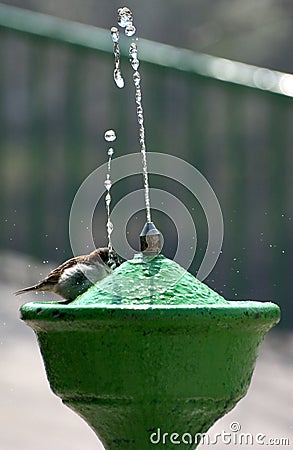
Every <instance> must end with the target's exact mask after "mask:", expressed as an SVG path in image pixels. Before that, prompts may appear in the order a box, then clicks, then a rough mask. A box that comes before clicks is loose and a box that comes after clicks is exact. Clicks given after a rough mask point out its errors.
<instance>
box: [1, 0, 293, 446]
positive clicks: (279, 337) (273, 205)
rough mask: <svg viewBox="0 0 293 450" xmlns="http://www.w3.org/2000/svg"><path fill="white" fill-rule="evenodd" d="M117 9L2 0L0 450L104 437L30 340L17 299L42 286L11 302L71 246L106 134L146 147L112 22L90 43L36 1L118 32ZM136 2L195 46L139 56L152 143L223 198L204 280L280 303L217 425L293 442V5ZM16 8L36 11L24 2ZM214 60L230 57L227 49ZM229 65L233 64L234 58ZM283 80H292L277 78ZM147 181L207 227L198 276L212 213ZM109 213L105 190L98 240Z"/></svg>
mask: <svg viewBox="0 0 293 450" xmlns="http://www.w3.org/2000/svg"><path fill="white" fill-rule="evenodd" d="M120 6H124V5H121V4H120V3H118V2H117V1H112V2H110V3H109V2H108V1H106V0H96V1H94V0H83V1H77V0H71V1H69V0H58V1H57V0H50V1H49V2H48V1H45V0H15V1H13V0H11V1H2V2H1V4H0V54H1V63H2V64H1V67H0V117H1V127H0V179H1V190H0V208H1V217H0V221H1V233H0V255H1V265H0V282H1V287H2V288H1V292H2V295H1V299H0V301H1V317H0V332H1V335H0V338H1V339H0V343H1V349H2V370H3V371H2V375H1V381H2V383H1V386H2V388H1V389H2V390H3V395H2V394H1V398H2V399H3V402H2V405H1V407H0V408H1V414H3V420H2V421H1V425H0V427H3V432H2V430H1V433H0V436H1V437H0V447H1V449H2V448H3V449H4V450H12V449H13V450H18V449H20V448H22V450H23V449H25V448H37V447H39V446H40V447H41V448H42V449H44V450H46V449H47V448H48V449H49V448H60V449H67V448H68V449H69V448H70V449H71V450H74V449H75V448H76V449H80V448H81V447H82V448H87V449H89V450H90V449H91V448H92V449H94V448H97V447H96V439H95V437H94V435H93V434H92V436H89V437H88V435H90V432H89V431H88V429H87V426H86V425H83V424H82V422H81V421H80V419H78V417H75V416H74V414H73V413H71V412H70V411H69V410H67V409H66V408H65V407H62V406H61V404H60V402H59V400H58V399H56V398H55V397H53V394H51V393H50V391H49V388H48V386H47V384H46V381H45V374H44V370H43V368H42V363H41V360H40V356H39V353H38V350H37V347H36V343H35V341H34V336H33V335H32V332H31V330H29V329H26V328H25V326H24V325H23V324H21V323H20V322H19V321H18V311H17V310H18V307H19V305H20V304H21V303H23V302H24V301H26V300H27V301H30V300H34V299H35V298H36V297H35V296H27V297H26V298H24V297H22V298H21V299H15V298H13V296H12V292H13V291H14V290H16V289H17V288H20V287H24V286H25V285H27V284H30V283H34V282H36V281H38V280H39V279H40V278H42V277H43V276H45V275H46V274H47V273H48V272H49V270H50V268H52V267H54V266H56V265H57V264H59V263H61V262H63V261H64V260H66V259H68V258H70V257H71V256H72V251H71V248H70V243H69V237H68V219H69V212H70V208H71V204H72V201H73V199H74V196H75V193H76V191H77V189H78V188H79V186H80V185H81V183H82V182H83V181H84V179H85V178H86V177H87V176H88V175H89V174H90V173H91V172H92V171H93V170H94V169H95V168H97V167H99V166H100V165H101V164H104V163H105V161H106V145H105V142H104V139H103V135H104V132H105V130H107V129H109V128H114V129H115V130H116V133H117V136H118V140H117V144H115V156H121V155H124V154H126V153H131V152H137V151H138V150H139V148H138V139H137V125H136V116H135V107H134V100H133V87H132V85H131V83H130V82H127V80H130V71H129V70H128V69H127V68H126V63H125V62H124V67H123V68H124V74H125V78H126V86H125V89H124V90H118V89H116V88H115V86H114V82H113V78H112V70H113V56H112V52H111V49H112V42H111V38H110V34H109V33H108V32H107V31H105V33H101V35H100V40H99V41H98V42H96V41H94V42H91V39H90V36H91V33H94V30H93V29H92V28H89V29H88V30H87V33H86V36H88V37H87V38H85V37H84V36H85V34H84V31H83V32H79V31H78V27H76V26H72V27H70V39H68V34H67V35H66V33H65V34H64V33H63V32H62V30H63V25H64V24H65V23H63V22H62V23H61V22H58V23H57V28H58V30H57V31H56V29H54V31H53V32H52V33H51V37H50V38H49V37H48V36H47V37H44V34H46V29H47V28H46V26H45V24H46V23H51V22H50V21H49V22H47V19H46V18H44V17H42V20H41V17H39V16H30V14H28V12H29V11H32V12H40V13H44V14H49V15H52V16H55V17H58V18H62V19H66V20H70V21H77V22H82V23H84V24H88V25H94V26H97V27H102V28H104V29H106V30H107V29H109V28H110V27H111V26H113V25H115V22H116V10H117V8H118V7H120ZM127 6H129V7H130V8H131V9H132V10H133V12H134V16H135V24H136V27H137V29H138V35H139V36H140V37H142V38H145V39H149V40H152V41H158V42H162V43H166V44H169V45H172V46H175V47H182V48H186V49H189V50H192V51H193V52H195V53H194V54H191V53H188V52H182V55H183V56H182V61H181V62H182V64H181V66H180V67H177V66H176V61H174V60H172V58H170V60H169V62H168V63H165V64H164V66H163V65H161V64H160V63H156V62H155V61H156V59H158V58H159V57H158V54H159V50H160V48H161V47H160V46H157V45H156V44H153V46H152V47H151V51H152V54H153V61H152V62H151V61H150V60H148V58H146V60H145V61H143V59H144V58H143V57H142V63H141V69H140V70H141V74H142V77H143V79H142V84H143V94H144V99H143V100H144V110H145V125H146V133H147V147H148V150H149V151H150V152H151V151H157V152H162V153H166V154H170V155H174V156H177V157H180V158H182V159H184V160H185V161H187V162H189V163H190V164H192V165H193V166H195V167H196V168H197V169H198V170H200V172H201V173H202V174H203V175H204V177H205V178H206V179H207V180H208V181H209V183H210V184H211V186H212V188H213V190H214V192H215V193H216V195H217V197H218V200H219V202H220V205H221V209H222V212H223V217H224V226H225V236H224V243H223V248H222V253H221V255H220V258H219V260H218V263H217V265H216V266H215V268H214V270H213V272H212V273H211V274H210V276H209V277H208V279H207V280H205V282H206V283H207V284H208V285H209V286H211V287H212V288H213V289H215V290H217V291H218V292H220V293H221V294H222V295H224V296H225V297H226V298H229V299H235V300H237V299H253V300H261V301H262V300H270V301H274V302H275V303H278V304H279V305H280V306H281V308H282V321H281V323H280V325H279V326H278V328H277V330H276V331H275V333H272V337H271V338H270V339H268V341H267V343H266V345H265V346H264V350H263V352H262V354H261V357H260V360H259V367H258V368H257V371H256V374H255V377H254V379H253V385H252V389H251V391H250V393H249V395H248V397H247V399H246V400H244V401H243V402H241V403H240V405H239V407H237V408H236V409H235V410H234V411H233V412H232V413H230V414H229V415H228V416H227V417H228V419H227V418H225V419H223V420H224V421H225V420H226V422H222V421H220V422H219V425H216V426H217V427H218V430H222V429H223V426H224V425H225V426H226V430H227V429H228V428H229V425H228V424H229V423H230V422H231V421H232V419H233V418H234V419H235V417H236V418H238V419H239V418H240V419H239V420H240V422H241V420H242V425H243V427H244V428H245V431H246V432H249V431H251V427H253V426H256V427H258V426H259V425H261V426H262V428H261V427H260V428H261V429H259V430H258V431H259V432H264V433H265V430H264V428H266V429H268V430H270V436H272V437H281V435H282V433H283V435H284V437H287V436H291V445H292V442H293V437H292V434H293V433H292V421H291V419H289V417H292V403H293V398H292V388H291V387H290V383H289V379H290V377H291V376H292V351H291V348H292V335H291V331H292V313H293V306H292V299H291V288H292V284H293V282H292V275H291V270H290V269H291V267H292V248H293V225H292V223H293V219H292V216H293V200H292V178H291V174H292V169H293V153H292V142H293V139H292V138H293V131H292V119H293V107H292V96H293V88H292V79H291V78H290V77H288V76H286V75H284V74H282V73H280V72H284V73H290V72H292V66H293V54H292V38H293V27H292V16H293V4H292V2H291V1H289V0H258V1H257V2H256V1H252V0H247V1H246V2H243V1H240V0H234V1H232V0H219V1H217V2H213V1H211V0H205V1H202V0H196V1H191V0H185V1H180V2H179V0H169V1H168V3H166V2H163V1H160V0H156V1H154V0H149V1H148V2H141V1H133V0H131V1H129V2H128V4H127ZM8 7H10V8H8ZM14 7H19V8H22V9H25V10H26V12H25V13H23V14H22V13H21V14H18V13H19V11H18V10H16V9H15V8H14ZM7 8H8V9H7ZM15 13H17V14H16V15H15ZM37 23H39V27H38V26H37V25H36V24H37ZM62 24H63V25H62ZM49 28H50V27H49ZM49 28H48V29H49ZM53 28H54V27H53ZM65 28H66V27H65ZM65 28H64V29H65ZM66 29H67V28H66ZM21 30H22V31H21ZM44 30H45V31H44ZM83 30H84V29H83ZM67 31H68V29H67ZM49 34H50V33H49ZM66 36H67V37H66ZM92 36H93V39H94V38H96V34H93V35H92ZM68 40H70V42H71V43H70V44H69V43H68ZM81 41H83V45H80V42H81ZM85 41H86V42H87V43H85ZM74 43H75V44H74ZM92 47H96V49H95V50H94V49H93V48H92ZM202 54H209V55H212V56H215V57H220V58H225V59H231V60H234V61H240V62H242V63H246V64H249V65H255V66H258V67H263V68H264V69H261V70H257V69H256V68H248V67H247V66H244V65H243V66H242V68H243V77H242V78H241V77H240V79H238V81H237V83H236V84H235V83H234V82H231V78H233V77H232V75H231V73H230V72H231V71H229V70H228V72H227V70H224V72H223V71H222V72H221V73H220V72H219V71H218V72H217V70H215V71H214V73H215V75H214V76H212V74H211V73H210V74H209V75H208V76H207V75H206V74H205V75H203V73H202V71H201V70H200V69H201V67H203V66H202V65H205V62H206V61H207V59H205V58H203V59H202V56H203V55H202ZM208 61H210V62H211V63H214V66H215V67H219V64H220V63H221V61H222V60H219V59H211V60H208ZM193 62H196V63H194V64H193ZM217 64H218V66H217ZM231 64H232V63H231ZM225 67H226V66H225ZM230 67H232V72H233V67H234V66H233V64H232V65H231V66H230ZM237 67H238V68H239V66H237ZM237 70H238V69H237ZM247 73H249V74H251V73H252V74H254V75H253V76H252V79H253V82H248V81H247V80H249V79H250V78H251V77H250V75H247ZM276 80H285V81H286V82H285V83H283V85H282V86H281V85H280V88H279V89H277V90H276V89H273V86H275V84H276ZM249 84H250V86H249ZM102 182H103V180H101V183H102ZM187 182H188V183H192V180H187ZM150 184H151V186H152V187H154V188H160V189H164V190H166V191H168V192H170V193H172V194H173V195H175V196H176V197H177V198H179V199H180V200H181V201H182V202H183V203H184V204H185V205H186V207H187V208H188V210H189V211H190V214H191V215H192V217H193V219H194V222H195V224H196V229H197V235H198V236H197V237H198V247H197V252H196V256H195V259H194V261H193V263H192V265H191V267H190V272H192V273H194V274H196V272H197V270H198V268H199V266H200V262H201V260H202V258H203V255H204V252H205V249H206V242H207V223H206V219H205V215H204V212H203V211H202V209H201V207H200V205H199V203H198V202H197V200H196V199H195V198H194V196H192V194H191V193H190V192H189V191H188V190H187V189H185V188H184V187H183V186H181V185H179V184H178V183H177V182H175V181H173V180H170V179H167V178H166V179H165V178H164V179H162V178H160V177H158V176H155V175H150ZM141 187H142V179H141V175H137V176H132V177H129V179H124V180H121V181H120V182H119V183H116V185H114V186H113V189H112V196H113V201H114V203H116V202H118V201H119V200H120V199H121V198H122V197H123V196H124V195H125V194H127V193H129V192H131V191H132V190H136V189H140V188H141ZM153 219H154V221H155V223H156V225H157V227H158V228H159V229H160V230H162V231H163V234H164V236H165V245H164V254H165V255H166V256H168V257H170V258H172V257H173V256H174V253H175V251H176V246H177V232H176V227H174V224H173V223H172V220H171V219H172V218H168V217H167V216H166V215H165V214H163V213H161V212H159V211H154V213H153ZM105 222H106V214H105V208H104V203H103V201H101V202H99V203H98V205H97V207H96V211H95V216H94V221H93V234H94V238H95V243H96V245H97V246H102V245H105V244H106V233H105ZM144 222H145V216H144V213H143V212H139V213H138V214H135V215H134V216H133V217H131V218H130V220H129V222H128V224H127V233H128V236H129V241H130V243H131V245H132V246H133V247H134V248H138V246H137V244H138V234H139V232H140V231H141V229H142V227H143V224H144ZM114 225H115V224H114ZM117 228H118V225H117V224H116V230H117ZM81 231H82V225H81ZM85 252H87V249H86V248H85ZM39 298H40V297H39ZM42 298H43V297H42ZM47 298H48V297H47ZM1 392H2V391H1ZM44 405H45V406H44ZM237 414H238V416H237ZM251 416H252V417H254V419H255V422H257V423H256V425H255V424H253V421H252V417H251ZM231 417H232V418H231ZM1 418H2V416H1ZM33 420H34V424H35V425H36V424H37V428H38V432H39V434H38V436H39V437H38V438H36V437H35V431H36V429H35V428H34V429H33V422H32V421H33ZM223 423H224V425H223ZM13 426H14V427H15V428H18V427H20V426H22V429H23V430H24V434H23V433H22V434H21V435H18V436H16V435H15V434H12V433H11V429H12V427H13ZM67 427H68V429H67ZM249 427H250V428H249ZM49 428H51V430H52V429H54V430H56V433H51V432H50V436H48V439H47V437H46V443H44V442H43V441H41V439H42V435H43V436H45V435H46V436H47V431H46V430H48V429H49ZM73 428H74V432H73V431H72V429H73ZM5 430H6V431H5ZM19 436H20V437H19ZM64 436H68V441H67V438H66V437H64ZM24 437H25V439H24ZM90 437H91V438H92V439H90ZM22 438H23V440H22ZM1 439H4V440H3V442H2V443H1ZM35 439H36V440H35ZM38 439H39V440H38ZM87 439H89V440H88V441H87ZM24 441H26V442H24ZM85 442H87V444H85ZM26 445H27V447H26ZM46 445H47V447H46ZM224 447H226V446H224ZM218 448H221V446H220V445H218ZM235 448H236V447H235ZM273 448H274V447H273ZM278 448H281V447H280V445H279V446H278ZM284 448H285V447H284Z"/></svg>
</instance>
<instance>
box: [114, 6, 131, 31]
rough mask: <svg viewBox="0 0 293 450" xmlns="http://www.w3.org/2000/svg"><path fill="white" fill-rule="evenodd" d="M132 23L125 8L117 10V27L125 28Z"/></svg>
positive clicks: (129, 14)
mask: <svg viewBox="0 0 293 450" xmlns="http://www.w3.org/2000/svg"><path fill="white" fill-rule="evenodd" d="M132 22H133V17H132V12H131V11H130V9H128V8H127V7H126V6H124V8H119V9H118V25H120V27H122V28H125V27H128V26H131V25H132Z"/></svg>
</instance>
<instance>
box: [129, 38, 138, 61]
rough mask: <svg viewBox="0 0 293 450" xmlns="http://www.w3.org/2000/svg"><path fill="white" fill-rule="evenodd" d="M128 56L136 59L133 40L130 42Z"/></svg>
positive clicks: (135, 46)
mask: <svg viewBox="0 0 293 450" xmlns="http://www.w3.org/2000/svg"><path fill="white" fill-rule="evenodd" d="M129 56H130V57H131V58H133V59H137V45H136V43H135V42H132V43H131V44H130V48H129Z"/></svg>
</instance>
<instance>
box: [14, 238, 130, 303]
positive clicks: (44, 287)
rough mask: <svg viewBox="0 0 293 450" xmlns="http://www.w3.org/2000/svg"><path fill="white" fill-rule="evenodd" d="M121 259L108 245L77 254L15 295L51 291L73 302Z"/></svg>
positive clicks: (66, 300) (108, 272)
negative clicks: (87, 253)
mask: <svg viewBox="0 0 293 450" xmlns="http://www.w3.org/2000/svg"><path fill="white" fill-rule="evenodd" d="M120 264H121V261H120V260H119V257H118V255H117V253H116V252H114V250H112V251H109V249H108V248H107V247H105V248H98V249H96V250H94V251H93V252H91V253H90V254H89V255H82V256H76V257H75V258H71V259H69V260H68V261H65V262H64V263H63V264H61V265H60V266H58V267H57V268H56V269H54V270H52V272H50V273H49V275H48V276H47V277H46V278H45V279H44V280H42V281H40V282H39V283H38V284H35V285H34V286H30V287H27V288H25V289H21V290H19V291H17V292H15V295H19V294H24V293H26V292H39V291H50V292H54V293H55V294H58V295H60V296H61V297H63V298H64V299H65V302H64V303H70V302H72V301H73V300H74V299H75V298H76V297H78V296H79V295H80V294H83V292H85V291H86V290H87V289H88V288H89V287H91V286H92V285H93V284H95V283H96V282H97V281H100V280H102V279H103V278H105V277H106V276H107V275H109V274H110V273H111V272H112V271H113V270H114V269H116V267H118V266H120Z"/></svg>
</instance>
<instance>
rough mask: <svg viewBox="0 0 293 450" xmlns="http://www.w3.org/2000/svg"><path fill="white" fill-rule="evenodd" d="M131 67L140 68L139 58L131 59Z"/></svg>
mask: <svg viewBox="0 0 293 450" xmlns="http://www.w3.org/2000/svg"><path fill="white" fill-rule="evenodd" d="M130 64H131V67H132V68H133V70H137V69H138V68H139V60H138V59H134V58H133V59H131V60H130Z"/></svg>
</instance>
